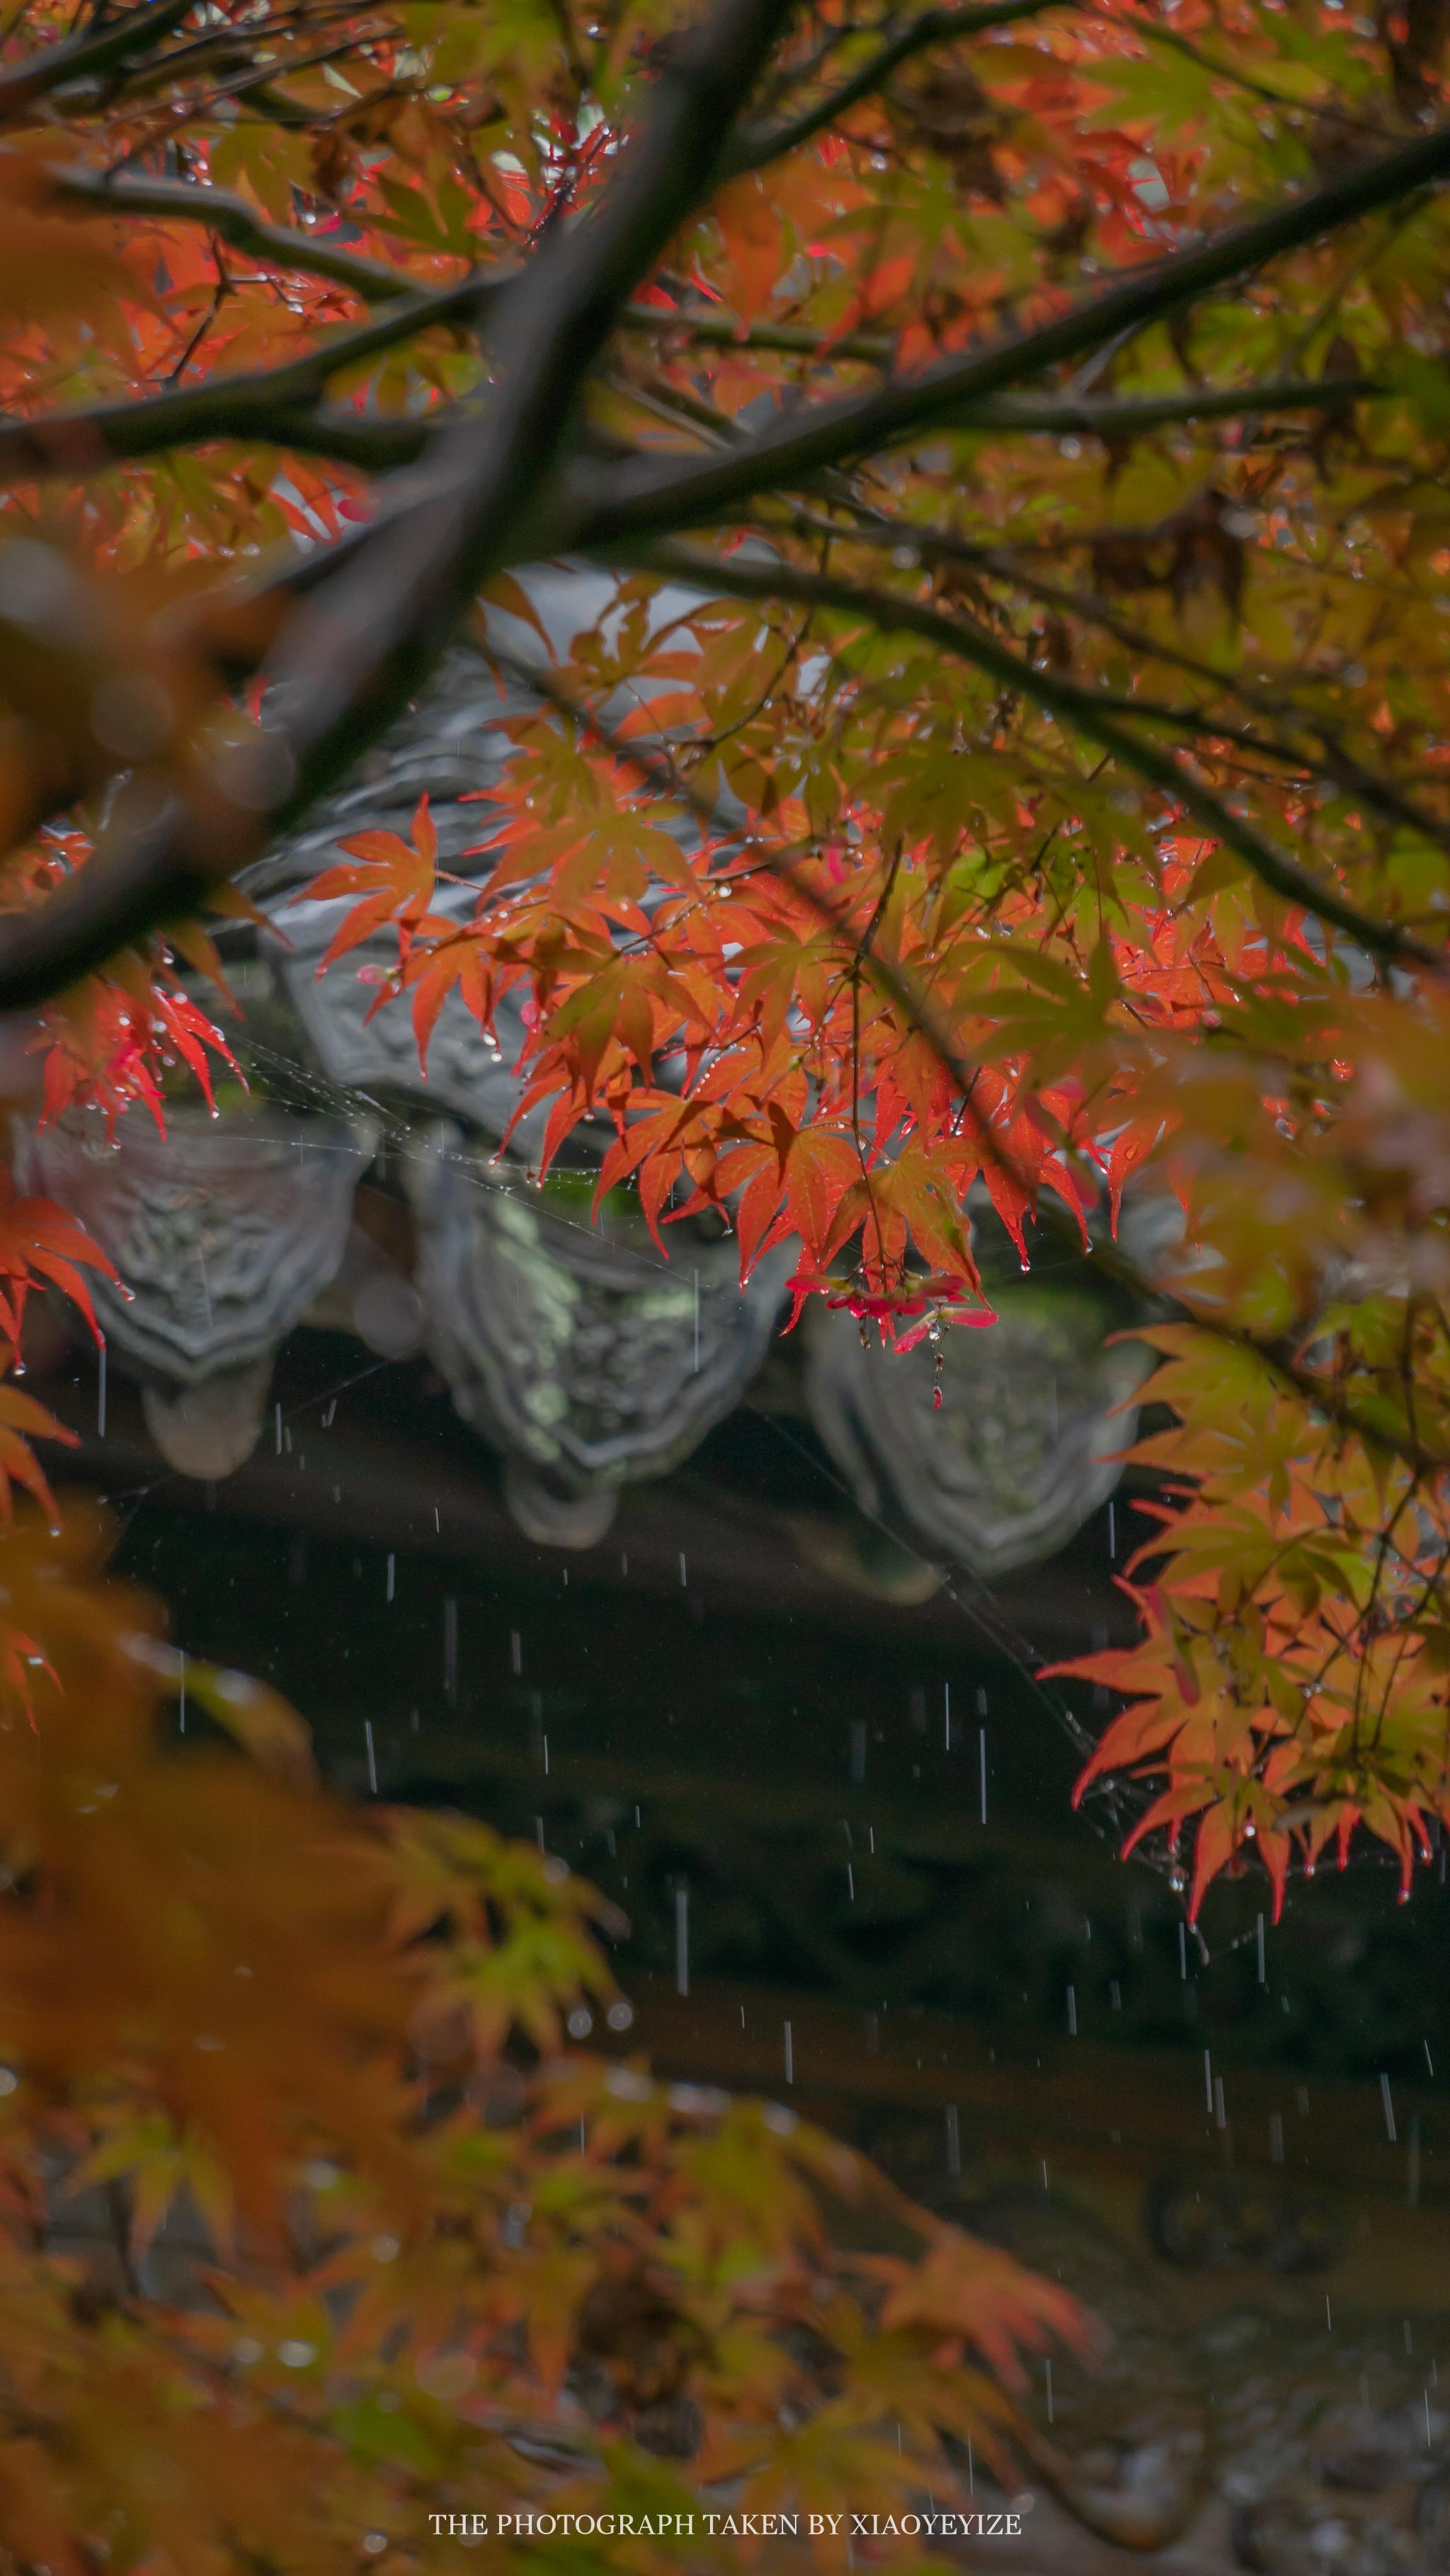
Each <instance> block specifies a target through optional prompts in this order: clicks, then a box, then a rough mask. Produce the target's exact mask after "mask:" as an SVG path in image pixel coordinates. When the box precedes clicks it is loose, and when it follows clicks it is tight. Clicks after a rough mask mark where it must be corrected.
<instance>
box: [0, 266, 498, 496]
mask: <svg viewBox="0 0 1450 2576" xmlns="http://www.w3.org/2000/svg"><path fill="white" fill-rule="evenodd" d="M498 292H499V287H498V280H497V277H496V276H495V275H494V273H493V272H492V271H490V270H487V269H484V270H475V271H474V272H473V273H472V274H471V275H469V276H467V277H463V278H460V279H459V281H458V282H457V284H456V285H453V286H443V287H439V288H437V289H436V290H435V292H434V293H433V294H431V295H413V296H408V297H402V296H399V297H395V298H394V299H393V300H392V301H390V302H389V303H388V305H387V306H386V307H385V308H384V310H383V311H382V312H380V313H379V314H378V316H377V317H376V319H375V320H373V321H369V322H360V323H357V324H355V325H354V326H353V327H352V328H351V329H350V330H345V331H335V332H333V333H332V334H331V335H330V337H328V338H326V339H323V340H319V341H318V342H317V344H316V346H315V347H314V348H311V349H308V350H306V351H305V352H304V354H303V355H302V356H301V357H300V358H291V359H288V360H287V361H285V362H284V364H283V365H281V366H279V367H267V368H261V369H258V370H257V371H256V372H255V373H254V374H252V375H245V376H243V375H237V376H213V377H209V378H208V379H207V380H206V381H205V382H204V383H202V384H198V385H178V386H176V387H174V388H173V389H172V390H171V391H170V392H168V393H164V394H153V395H151V396H149V397H148V398H147V399H145V400H143V401H140V402H112V403H93V404H90V405H88V406H87V407H86V408H85V409H83V410H76V411H69V412H51V413H48V414H45V415H43V416H42V417H41V418H39V419H36V420H30V421H24V420H6V421H0V482H10V483H14V482H21V481H26V480H28V479H29V478H30V477H32V476H43V475H47V474H66V475H75V474H77V473H84V472H92V473H93V472H95V471H96V470H97V468H99V467H104V466H107V465H112V464H116V463H119V462H120V461H121V460H122V459H124V458H126V457H133V456H156V455H159V454H160V453H161V452H162V450H163V449H165V448H168V447H190V446H196V445H198V444H200V443H201V442H202V441H205V440H209V439H217V438H263V439H275V441H276V443H277V444H278V445H279V446H292V447H307V448H311V449H313V450H314V452H318V453H321V454H324V455H336V454H339V453H343V452H344V451H346V452H347V453H348V454H349V455H350V456H353V457H356V458H358V460H359V461H366V462H368V463H373V462H375V461H378V462H386V463H388V464H397V463H401V462H403V461H405V457H404V455H403V454H400V453H399V452H398V448H397V447H396V446H395V447H393V448H392V449H390V448H389V447H388V443H387V441H386V440H382V441H380V442H374V445H373V450H372V452H371V453H370V454H368V455H366V457H364V454H363V448H364V445H365V442H360V441H359V440H358V438H357V432H359V431H363V430H366V429H367V428H368V427H369V425H370V424H368V423H367V422H366V421H364V420H362V419H361V418H358V419H357V421H356V423H355V428H354V429H353V430H351V431H349V430H348V429H347V426H346V416H345V415H343V416H338V417H337V418H336V419H335V422H334V429H333V436H332V439H331V441H330V442H329V443H320V442H319V440H318V439H317V438H309V437H308V436H307V435H306V428H307V423H306V419H305V415H306V413H307V411H308V409H309V407H310V406H312V405H313V404H315V403H316V402H317V401H318V400H319V399H320V397H321V395H322V394H323V392H324V391H325V390H326V387H327V385H328V384H329V382H330V381H331V379H332V378H333V377H334V376H335V375H338V374H340V373H341V372H342V370H343V369H344V368H346V367H355V366H362V365H364V364H365V363H366V361H367V360H368V359H369V358H375V357H379V356H381V355H382V354H383V352H384V351H385V350H388V349H392V348H395V347H396V346H397V345H398V343H399V341H401V340H408V339H412V338H414V337H415V336H416V334H417V333H418V332H420V331H428V330H434V329H436V328H438V327H439V326H440V325H450V324H456V323H471V322H474V321H476V320H477V318H478V316H479V315H480V314H481V313H483V312H485V311H486V310H487V309H488V307H489V305H490V304H491V303H493V302H494V300H495V299H496V297H497V295H498ZM460 416H461V415H460V411H459V410H458V409H456V408H452V407H451V417H453V418H454V419H457V418H459V417H460ZM383 426H384V424H382V423H379V424H378V427H380V428H381V427H383ZM401 444H402V445H403V446H405V447H406V442H402V443H401ZM419 444H420V445H421V441H420V442H419ZM410 452H411V453H413V454H416V453H418V452H419V449H418V447H414V448H412V449H411V451H410Z"/></svg>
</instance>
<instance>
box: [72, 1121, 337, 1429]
mask: <svg viewBox="0 0 1450 2576" xmlns="http://www.w3.org/2000/svg"><path fill="white" fill-rule="evenodd" d="M373 1144H374V1139H373V1137H372V1135H371V1134H370V1133H369V1132H368V1131H367V1130H366V1129H364V1128H361V1127H359V1126H355V1125H352V1124H349V1123H346V1122H344V1121H343V1120H341V1119H333V1118H311V1117H309V1118H306V1119H299V1118H289V1117H287V1116H285V1115H284V1114H283V1113H282V1112H280V1111H277V1110H274V1109H266V1108H255V1109H243V1110H238V1111H234V1112H230V1113H229V1114H228V1115H227V1116H225V1117H223V1118H218V1119H213V1118H210V1117H208V1116H207V1115H206V1113H205V1112H204V1111H202V1110H199V1109H195V1108H191V1107H189V1106H188V1105H186V1104H182V1105H180V1106H178V1107H173V1108H170V1109H169V1110H168V1112H167V1121H166V1133H165V1135H164V1136H163V1135H161V1134H160V1133H159V1132H158V1130H157V1128H156V1127H155V1126H154V1125H153V1123H152V1121H151V1120H150V1119H149V1118H148V1117H146V1116H145V1115H144V1114H143V1113H142V1112H141V1111H139V1110H135V1111H132V1112H131V1114H130V1115H129V1116H127V1117H125V1118H123V1119H122V1120H121V1121H120V1123H119V1125H118V1126H117V1129H116V1133H115V1141H114V1143H111V1142H108V1141H107V1137H106V1132H105V1127H104V1124H103V1123H102V1121H101V1120H100V1119H99V1118H92V1117H90V1116H89V1115H80V1116H71V1117H68V1118H66V1119H65V1120H63V1121H62V1122H61V1124H60V1125H59V1126H57V1127H52V1128H48V1129H46V1130H45V1131H43V1132H42V1133H41V1134H39V1135H33V1136H31V1137H29V1138H28V1139H27V1140H26V1142H25V1145H24V1149H23V1154H24V1167H25V1176H26V1181H27V1184H28V1186H29V1187H31V1188H33V1189H36V1190H40V1191H43V1192H44V1193H45V1194H46V1195H47V1196H48V1197H51V1198H54V1199H57V1200H58V1201H59V1202H60V1204H61V1206H62V1207H66V1208H69V1209H70V1210H71V1212H72V1214H73V1215H75V1216H77V1217H78V1218H79V1219H80V1221H81V1223H82V1224H83V1225H84V1226H85V1227H86V1228H87V1230H88V1232H89V1233H90V1234H92V1235H93V1236H94V1238H95V1240H96V1242H97V1243H98V1244H99V1245H100V1247H101V1249H102V1251H103V1252H105V1253H107V1254H109V1256H110V1258H111V1260H112V1261H113V1262H114V1263H115V1266H116V1269H117V1270H118V1271H119V1273H120V1276H121V1279H122V1280H123V1282H124V1283H125V1286H126V1288H128V1289H129V1290H130V1292H131V1293H130V1296H129V1298H128V1297H126V1296H124V1295H123V1294H122V1293H121V1292H120V1291H119V1290H118V1289H116V1288H114V1287H113V1286H112V1285H111V1284H110V1282H109V1281H108V1280H106V1279H104V1278H94V1280H93V1295H94V1298H95V1306H96V1316H97V1320H98V1322H99V1324H100V1326H101V1330H102V1331H103V1333H104V1334H105V1336H106V1343H107V1348H108V1350H109V1351H110V1352H111V1353H113V1354H114V1356H115V1357H116V1358H117V1359H119V1360H120V1362H121V1363H122V1365H123V1366H124V1367H126V1368H127V1369H128V1370H129V1372H130V1373H131V1374H132V1375H134V1376H137V1377H139V1378H140V1379H141V1380H142V1382H143V1390H144V1391H143V1402H144V1404H145V1409H146V1416H147V1421H148V1424H149V1426H150V1429H151V1432H152V1436H153V1437H154V1439H155V1441H156V1444H157V1447H158V1448H159V1449H160V1450H161V1452H162V1455H163V1456H164V1457H165V1458H167V1459H168V1460H169V1462H170V1463H171V1464H172V1465H173V1466H175V1467H177V1468H179V1469H180V1470H181V1472H182V1473H183V1474H185V1475H191V1476H221V1475H227V1474H229V1473H230V1472H231V1471H232V1469H233V1468H234V1467H237V1466H240V1465H241V1463H242V1461H243V1459H245V1458H246V1457H248V1456H249V1455H250V1453H251V1450H252V1448H253V1447H254V1445H255V1442H256V1436H257V1431H258V1428H259V1427H260V1422H261V1416H262V1410H263V1407H264V1406H265V1403H266V1399H267V1389H268V1385H269V1383H270V1379H271V1372H272V1361H273V1357H274V1355H275V1353H276V1350H277V1348H278V1345H279V1344H280V1343H281V1342H282V1341H284V1340H285V1338H286V1336H287V1334H288V1333H290V1332H291V1330H292V1328H293V1326H294V1325H295V1324H296V1323H297V1322H298V1321H299V1320H300V1318H301V1316H302V1315H303V1314H304V1313H305V1311H306V1309H307V1307H308V1306H309V1305H310V1304H311V1302H312V1300H313V1298H314V1297H315V1296H316V1295H317V1293H318V1291H319V1289H321V1288H323V1287H325V1286H326V1285H327V1283H328V1281H329V1280H330V1279H331V1278H332V1277H333V1275H334V1273H335V1271H336V1270H337V1267H338V1264H339V1262H340V1261H341V1259H342V1255H343V1250H344V1247H345V1245H346V1242H347V1236H348V1228H349V1225H350V1223H351V1219H352V1202H353V1194H354V1191H355V1190H356V1187H357V1183H358V1180H359V1178H360V1177H361V1175H362V1173H363V1172H364V1171H365V1170H366V1168H367V1165H368V1163H369V1161H370V1160H371V1157H372V1152H373Z"/></svg>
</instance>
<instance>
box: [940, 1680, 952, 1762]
mask: <svg viewBox="0 0 1450 2576" xmlns="http://www.w3.org/2000/svg"><path fill="white" fill-rule="evenodd" d="M941 1741H942V1751H943V1753H950V1751H951V1749H952V1686H951V1683H950V1682H943V1683H942V1686H941Z"/></svg>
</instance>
